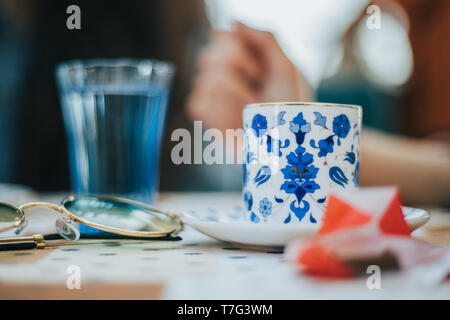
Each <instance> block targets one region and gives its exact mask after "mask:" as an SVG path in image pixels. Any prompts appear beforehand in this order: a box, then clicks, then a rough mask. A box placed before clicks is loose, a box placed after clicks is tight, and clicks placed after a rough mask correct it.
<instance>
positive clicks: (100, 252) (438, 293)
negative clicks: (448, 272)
mask: <svg viewBox="0 0 450 320" xmlns="http://www.w3.org/2000/svg"><path fill="white" fill-rule="evenodd" d="M34 197H36V196H34ZM61 197H62V196H61V194H53V195H45V196H41V197H40V198H41V200H42V198H43V199H44V200H50V201H54V202H58V200H59V199H61ZM25 199H26V200H36V199H34V198H33V196H31V195H28V194H27V195H24V196H23V197H22V198H20V199H19V198H15V199H12V200H11V201H12V202H19V203H20V202H22V203H23V201H24V200H25ZM240 201H241V196H240V194H237V193H167V194H161V196H160V201H159V206H160V207H163V208H167V209H172V210H179V211H180V210H188V209H189V210H191V209H198V210H204V209H207V210H227V208H232V207H234V208H235V209H236V207H238V206H240ZM431 212H432V218H431V220H430V221H429V222H428V224H427V225H426V226H424V227H423V228H421V229H419V230H416V231H415V232H414V234H413V236H414V237H417V238H421V239H423V240H425V241H428V242H430V243H433V244H435V245H440V246H446V247H448V246H450V214H449V212H448V210H439V209H433V210H431ZM54 219H55V215H54V214H53V213H49V212H48V211H45V210H44V211H42V210H40V209H36V210H35V212H30V216H29V226H28V227H27V229H26V233H35V232H40V233H43V232H51V231H52V229H53V230H54V227H53V225H54ZM43 230H45V231H43ZM180 235H181V237H182V238H183V240H181V241H175V242H174V241H132V240H127V241H122V240H121V241H117V240H115V241H85V242H84V243H82V244H76V245H68V246H59V247H52V248H45V249H43V250H26V251H25V250H22V251H7V252H5V251H4V252H0V299H17V298H19V299H48V298H49V299H155V298H162V299H449V298H450V282H449V281H447V282H444V283H443V284H440V285H437V286H424V285H423V284H421V283H419V282H417V281H414V279H412V278H411V275H410V274H408V273H407V272H397V273H389V272H386V273H382V277H381V289H380V290H369V289H368V287H367V285H366V282H367V277H368V276H369V275H367V277H364V276H361V277H359V278H356V279H352V280H340V281H325V280H323V279H316V278H311V277H308V276H305V275H303V274H301V273H299V272H298V271H297V270H296V269H295V267H294V266H293V265H292V264H291V263H290V262H288V261H286V260H285V258H284V256H283V252H282V250H280V249H279V248H269V247H247V246H242V245H237V244H230V243H224V242H220V241H217V240H214V239H211V238H209V237H207V236H205V235H202V234H200V233H198V232H197V231H195V230H193V229H191V228H189V227H187V228H186V229H185V230H184V231H183V232H182V233H181V234H180ZM73 265H75V266H77V267H79V268H80V269H79V270H80V276H81V289H79V290H77V289H73V290H70V289H67V286H66V282H67V280H68V277H69V276H70V272H68V267H69V266H73ZM69 271H70V269H69ZM412 280H413V281H412Z"/></svg>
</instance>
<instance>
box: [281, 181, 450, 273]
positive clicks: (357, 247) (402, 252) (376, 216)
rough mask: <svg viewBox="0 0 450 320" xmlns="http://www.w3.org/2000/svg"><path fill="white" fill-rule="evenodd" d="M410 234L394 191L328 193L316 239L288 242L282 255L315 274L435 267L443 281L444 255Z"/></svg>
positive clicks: (447, 262) (449, 258)
mask: <svg viewBox="0 0 450 320" xmlns="http://www.w3.org/2000/svg"><path fill="white" fill-rule="evenodd" d="M410 232H411V231H410V229H409V226H408V224H407V223H406V221H405V219H404V216H403V212H402V207H401V200H400V194H399V192H398V190H397V188H395V187H378V188H361V189H358V190H352V191H349V192H346V193H337V194H331V195H330V196H329V199H328V204H327V208H326V210H325V212H324V217H323V222H322V226H321V228H320V229H319V231H318V234H317V236H315V237H314V238H313V239H312V240H310V241H306V242H305V241H304V240H303V241H295V242H293V243H291V244H290V245H289V246H288V247H287V249H286V253H287V257H288V259H292V260H294V261H295V263H296V265H297V266H299V267H300V270H301V271H302V272H304V273H307V274H312V275H318V276H326V277H344V278H345V277H351V276H354V275H356V274H358V273H365V272H366V270H367V267H368V266H370V265H377V266H379V267H380V268H381V269H382V270H392V269H411V268H414V267H419V266H420V267H424V266H430V267H433V268H434V270H435V271H436V270H437V269H436V267H437V266H438V267H440V268H439V272H440V274H441V275H442V276H443V277H444V278H445V277H446V275H448V274H449V271H450V251H449V250H448V249H444V248H438V247H435V246H432V245H430V244H428V243H426V242H423V241H420V240H416V239H413V238H411V237H410ZM436 272H437V271H436Z"/></svg>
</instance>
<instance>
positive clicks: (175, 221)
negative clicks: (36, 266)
mask: <svg viewBox="0 0 450 320" xmlns="http://www.w3.org/2000/svg"><path fill="white" fill-rule="evenodd" d="M81 198H87V199H88V198H93V199H98V200H106V201H112V202H118V203H124V204H129V205H134V206H136V207H138V208H140V209H143V210H144V211H145V212H146V213H148V214H151V213H150V212H152V211H153V212H155V213H158V214H161V215H164V216H167V217H168V218H170V219H171V220H172V225H173V227H170V228H169V227H167V228H166V229H164V230H163V231H136V230H125V229H119V228H114V227H108V226H105V225H102V224H98V223H94V222H90V221H88V220H85V219H83V218H80V217H78V216H77V215H75V214H73V213H72V212H70V211H69V210H68V209H66V207H65V205H66V204H67V203H68V202H73V201H75V200H77V199H81ZM2 203H3V204H5V205H8V206H10V207H11V208H14V209H17V210H19V211H20V213H21V217H20V219H18V220H17V221H16V222H14V223H13V225H11V227H7V228H3V229H1V230H0V232H4V231H8V230H12V229H16V228H19V229H20V228H21V226H23V227H24V226H25V225H26V224H25V222H26V217H25V210H28V209H31V208H36V207H39V208H48V209H51V210H53V211H57V212H59V213H61V214H62V218H63V219H64V218H65V219H69V220H70V222H79V223H82V224H84V225H87V226H89V227H92V228H95V229H98V230H102V231H106V232H110V233H114V234H119V235H122V236H131V237H139V238H159V237H164V236H167V235H170V234H172V235H176V234H178V233H179V232H180V231H181V230H183V222H182V221H181V219H180V217H179V215H178V214H176V213H173V212H169V211H164V210H161V209H157V208H154V207H152V206H150V205H147V204H145V203H141V202H137V201H133V200H130V199H125V198H121V197H115V196H106V195H79V196H78V195H77V196H75V195H70V196H68V197H66V198H64V199H63V200H62V201H61V205H57V204H54V203H50V202H28V203H26V204H23V205H21V206H16V205H14V204H11V203H8V202H2ZM161 221H162V220H161ZM165 224H166V226H167V225H169V223H167V222H166V223H165ZM23 227H22V228H23ZM16 233H18V232H16ZM5 240H8V241H5ZM18 240H20V238H8V239H0V242H2V243H4V242H14V241H18Z"/></svg>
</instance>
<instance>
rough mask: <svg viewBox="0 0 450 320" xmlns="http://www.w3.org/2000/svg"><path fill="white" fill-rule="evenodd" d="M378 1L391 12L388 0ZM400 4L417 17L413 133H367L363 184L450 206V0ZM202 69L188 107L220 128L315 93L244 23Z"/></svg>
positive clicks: (205, 57) (221, 35)
mask: <svg viewBox="0 0 450 320" xmlns="http://www.w3.org/2000/svg"><path fill="white" fill-rule="evenodd" d="M375 3H378V4H380V5H381V6H383V8H386V9H388V10H389V6H385V4H387V5H389V3H388V1H380V2H375ZM398 3H400V4H401V5H402V6H403V7H404V9H405V10H406V12H407V13H408V15H409V18H410V24H411V32H410V41H411V45H412V50H413V55H414V73H413V76H412V78H411V80H410V82H409V83H408V84H407V85H406V88H405V94H404V95H403V109H402V111H403V113H402V118H403V119H404V122H405V123H404V126H405V127H406V133H408V134H409V137H406V136H400V135H396V136H394V135H387V134H384V133H381V132H376V131H372V130H364V131H363V134H362V142H361V144H362V149H361V171H360V183H361V185H362V186H367V185H380V184H391V185H398V186H399V187H400V191H401V193H402V196H403V198H404V201H405V202H406V203H408V204H418V203H419V204H424V203H426V204H435V205H436V204H440V205H450V139H449V132H450V90H449V87H450V60H449V57H450V44H449V43H448V42H447V41H445V40H444V37H445V36H448V35H449V34H450V2H448V1H427V0H413V1H400V2H398ZM393 14H395V12H394V13H393ZM360 19H361V17H360ZM351 29H352V28H351ZM349 32H352V30H349ZM198 68H199V74H198V76H197V79H196V82H195V84H194V87H193V90H192V92H191V95H190V97H189V100H188V104H187V112H188V114H189V115H190V117H191V118H192V119H196V120H203V121H204V123H205V124H206V125H208V126H209V127H213V128H220V129H222V130H224V129H226V128H240V127H241V123H242V109H243V107H244V106H245V105H246V104H248V103H254V102H271V101H310V100H311V97H312V96H313V93H312V92H311V89H310V86H309V85H308V83H307V81H306V80H305V78H304V76H302V73H301V71H298V70H297V69H296V67H295V66H294V65H293V63H292V62H291V61H290V60H289V59H288V58H287V57H286V56H285V54H284V53H283V51H282V50H281V49H280V47H279V45H278V43H277V41H276V39H275V37H274V36H273V35H272V34H271V33H268V32H264V31H259V30H255V29H252V28H249V27H247V26H245V25H243V24H240V23H237V24H236V26H235V27H234V29H233V30H231V31H214V32H213V33H212V36H211V39H210V42H209V44H208V46H206V47H205V48H204V49H203V51H202V53H201V54H200V55H199V57H198ZM327 102H329V101H327ZM331 102H339V101H331ZM343 102H344V103H345V101H343ZM363 107H364V106H363Z"/></svg>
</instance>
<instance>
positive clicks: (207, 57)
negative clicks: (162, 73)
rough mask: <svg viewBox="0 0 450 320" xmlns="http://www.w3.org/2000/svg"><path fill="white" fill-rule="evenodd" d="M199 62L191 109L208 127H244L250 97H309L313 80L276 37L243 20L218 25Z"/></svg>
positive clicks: (259, 99) (262, 99)
mask: <svg viewBox="0 0 450 320" xmlns="http://www.w3.org/2000/svg"><path fill="white" fill-rule="evenodd" d="M197 64H198V68H199V74H198V76H197V78H196V80H195V83H194V86H193V88H192V92H191V94H190V96H189V98H188V102H187V113H188V115H189V116H190V117H191V118H192V119H193V120H202V121H203V122H204V125H205V126H207V127H209V128H217V129H220V130H225V129H236V128H241V127H242V109H243V108H244V106H245V105H246V104H248V103H254V102H274V101H308V100H309V99H310V88H309V85H308V84H307V82H306V81H305V79H304V78H303V77H302V75H301V74H300V73H299V72H298V70H297V69H296V68H295V66H294V65H293V63H292V62H291V61H290V60H289V59H288V58H287V57H286V56H285V54H284V53H283V51H282V50H281V48H280V47H279V45H278V43H277V41H276V40H275V37H274V36H273V35H272V34H271V33H269V32H264V31H259V30H255V29H252V28H249V27H247V26H245V25H243V24H241V23H238V24H237V25H236V27H235V28H234V30H233V31H229V32H228V31H214V32H213V35H212V39H211V42H210V43H209V44H208V45H207V46H206V48H204V49H203V50H202V52H201V53H200V54H199V56H198V59H197Z"/></svg>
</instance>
